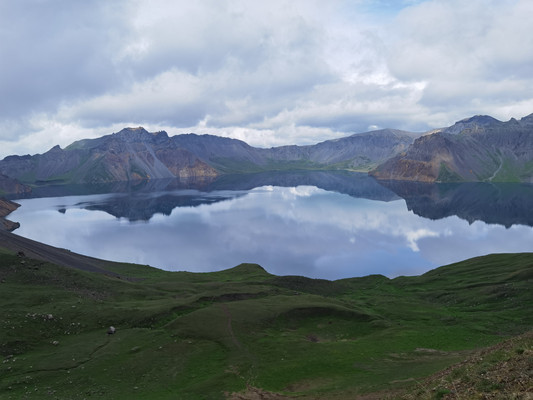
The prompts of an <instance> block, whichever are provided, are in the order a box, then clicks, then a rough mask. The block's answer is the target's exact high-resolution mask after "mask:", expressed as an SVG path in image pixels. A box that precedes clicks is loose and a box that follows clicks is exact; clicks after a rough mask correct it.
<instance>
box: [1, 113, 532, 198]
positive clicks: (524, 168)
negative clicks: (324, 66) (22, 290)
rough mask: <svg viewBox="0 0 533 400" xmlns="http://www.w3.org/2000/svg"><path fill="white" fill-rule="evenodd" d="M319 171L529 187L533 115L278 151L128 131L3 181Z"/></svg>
mask: <svg viewBox="0 0 533 400" xmlns="http://www.w3.org/2000/svg"><path fill="white" fill-rule="evenodd" d="M321 169H330V170H351V171H359V172H369V174H370V175H371V176H373V177H374V178H376V179H378V180H404V181H419V182H480V181H486V182H508V181H511V182H528V183H531V182H533V114H529V115H527V116H525V117H523V118H522V119H520V120H516V119H514V118H511V119H510V120H509V121H507V122H502V121H499V120H497V119H495V118H493V117H491V116H488V115H475V116H473V117H469V118H464V119H462V120H460V121H458V122H456V123H455V124H453V125H451V126H449V127H445V128H440V129H434V130H431V131H428V132H425V133H414V132H408V131H402V130H397V129H381V130H376V131H370V132H363V133H356V134H352V135H350V136H346V137H342V138H337V139H331V140H326V141H322V142H319V143H316V144H313V145H305V146H298V145H287V146H279V147H271V148H259V147H253V146H250V145H249V144H247V143H246V142H244V141H242V140H238V139H232V138H227V137H220V136H214V135H209V134H203V135H198V134H195V133H188V134H180V135H174V136H169V135H168V133H167V132H165V131H157V132H148V131H147V130H145V129H144V128H142V127H135V128H134V127H128V128H124V129H122V130H120V131H119V132H115V133H112V134H109V135H104V136H101V137H99V138H94V139H82V140H78V141H75V142H73V143H71V144H70V145H68V146H67V147H65V148H64V149H62V148H61V147H59V146H54V147H52V148H51V149H50V150H48V151H47V152H45V153H42V154H35V155H23V156H17V155H11V156H7V157H5V158H4V159H3V160H0V174H2V175H3V176H0V184H2V182H7V177H9V179H11V181H10V187H12V188H15V189H14V190H16V191H18V192H23V191H25V190H28V189H27V188H25V187H24V186H23V185H22V184H20V182H22V183H23V184H30V185H50V184H65V183H108V182H123V181H136V180H146V179H148V180H150V179H167V178H176V177H177V178H180V179H199V178H206V177H207V178H208V177H215V176H218V175H221V174H228V173H229V174H231V173H249V172H264V171H283V170H321ZM15 184H19V185H18V186H16V185H15ZM8 186H9V185H8ZM0 190H2V187H0ZM5 192H6V190H5V189H4V193H5ZM8 192H9V191H8Z"/></svg>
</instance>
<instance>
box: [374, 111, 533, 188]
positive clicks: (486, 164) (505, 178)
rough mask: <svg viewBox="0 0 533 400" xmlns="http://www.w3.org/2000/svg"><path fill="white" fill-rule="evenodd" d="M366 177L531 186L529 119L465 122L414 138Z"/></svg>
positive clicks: (532, 158)
mask: <svg viewBox="0 0 533 400" xmlns="http://www.w3.org/2000/svg"><path fill="white" fill-rule="evenodd" d="M370 174H371V175H372V176H374V177H376V178H378V179H384V180H387V179H389V180H409V181H420V182H435V181H438V182H460V181H470V182H474V181H493V182H509V181H514V182H533V114H531V115H529V116H527V117H524V118H522V119H521V120H520V121H517V120H515V119H511V120H509V121H508V122H501V121H498V120H496V119H494V118H492V117H489V116H475V117H472V118H468V119H464V120H462V121H459V122H457V123H456V124H454V125H453V126H451V127H449V128H445V129H440V130H437V131H433V132H432V133H430V134H427V135H424V136H422V137H420V138H418V139H417V140H415V141H414V143H413V144H412V145H411V146H410V147H409V148H408V149H407V151H406V152H405V153H402V154H400V155H398V156H396V157H393V158H391V159H389V160H388V161H386V162H384V163H383V164H381V165H380V166H379V167H377V168H376V169H375V170H373V171H371V173H370Z"/></svg>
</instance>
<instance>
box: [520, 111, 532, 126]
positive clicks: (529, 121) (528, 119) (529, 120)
mask: <svg viewBox="0 0 533 400" xmlns="http://www.w3.org/2000/svg"><path fill="white" fill-rule="evenodd" d="M520 125H522V126H527V127H531V126H533V113H532V114H529V115H526V116H525V117H523V118H522V119H521V120H520Z"/></svg>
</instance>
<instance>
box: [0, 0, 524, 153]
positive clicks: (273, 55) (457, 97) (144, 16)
mask: <svg viewBox="0 0 533 400" xmlns="http://www.w3.org/2000/svg"><path fill="white" fill-rule="evenodd" d="M532 18H533V3H532V2H530V1H528V0H498V1H495V0H494V1H493V0H483V1H482V0H473V1H470V2H468V3H465V2H461V1H458V0H446V1H438V0H433V1H394V2H392V1H370V0H352V1H342V0H337V1H331V2H323V1H311V0H306V1H294V0H291V1H288V0H285V1H282V0H274V1H269V2H268V3H267V2H250V1H245V0H216V1H215V0H204V1H198V2H186V1H170V0H154V1H150V2H148V1H143V0H138V1H126V0H124V1H113V2H108V1H103V0H93V1H87V2H81V3H80V2H71V1H65V0H46V1H36V0H23V1H18V2H2V3H1V4H0V59H1V60H2V63H0V93H1V94H2V96H1V97H0V156H5V155H7V154H12V153H17V154H21V153H34V152H43V151H46V150H47V149H48V148H50V147H52V146H53V145H54V144H57V143H59V144H61V145H62V146H64V145H67V144H69V143H71V142H72V141H74V140H76V139H79V138H81V137H95V136H99V135H101V134H107V133H111V132H112V131H116V130H119V129H121V128H122V127H124V126H126V125H135V126H137V125H143V126H145V127H146V128H147V129H150V130H155V129H166V130H167V131H168V132H169V133H170V134H178V133H185V132H197V133H212V134H218V135H223V136H230V137H235V138H239V139H243V140H246V141H248V142H249V143H250V144H253V145H257V146H273V145H280V144H289V143H297V144H309V143H316V142H318V141H321V140H325V139H330V138H334V137H340V136H345V135H348V134H351V133H354V132H362V131H366V130H369V129H375V128H379V127H395V128H401V129H408V130H416V131H423V130H428V129H432V128H436V127H441V126H445V125H450V124H452V123H453V122H455V121H456V120H458V119H461V118H463V117H467V116H470V115H473V114H491V115H493V116H495V117H496V118H500V119H503V120H506V119H509V118H511V117H517V118H519V117H522V116H524V115H527V114H530V113H531V112H533V92H532V91H531V88H532V87H533V71H532V70H531V65H533V37H532V36H531V35H530V34H529V31H530V29H529V25H530V21H531V19H532ZM6 60H7V61H6Z"/></svg>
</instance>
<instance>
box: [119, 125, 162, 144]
mask: <svg viewBox="0 0 533 400" xmlns="http://www.w3.org/2000/svg"><path fill="white" fill-rule="evenodd" d="M111 136H112V137H113V138H115V139H118V140H120V141H123V142H128V143H135V142H149V143H156V142H161V141H164V140H168V134H167V133H166V132H165V131H159V132H148V131H147V130H146V129H144V128H143V127H141V126H139V127H137V128H124V129H122V130H121V131H119V132H117V133H114V134H113V135H111Z"/></svg>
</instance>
